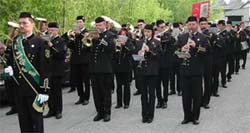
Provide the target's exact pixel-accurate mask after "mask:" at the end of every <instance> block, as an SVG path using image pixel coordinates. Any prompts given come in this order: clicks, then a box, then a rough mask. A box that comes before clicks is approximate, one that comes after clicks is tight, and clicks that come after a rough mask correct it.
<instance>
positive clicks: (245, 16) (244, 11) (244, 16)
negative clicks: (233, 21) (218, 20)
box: [224, 7, 250, 23]
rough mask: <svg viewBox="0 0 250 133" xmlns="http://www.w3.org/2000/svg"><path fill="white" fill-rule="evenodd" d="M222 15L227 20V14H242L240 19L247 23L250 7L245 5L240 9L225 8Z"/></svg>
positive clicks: (249, 16)
mask: <svg viewBox="0 0 250 133" xmlns="http://www.w3.org/2000/svg"><path fill="white" fill-rule="evenodd" d="M224 16H225V19H226V20H228V16H242V21H244V22H247V23H249V18H250V8H249V7H245V8H241V9H234V10H225V11H224Z"/></svg>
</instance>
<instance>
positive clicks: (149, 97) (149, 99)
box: [141, 76, 158, 119]
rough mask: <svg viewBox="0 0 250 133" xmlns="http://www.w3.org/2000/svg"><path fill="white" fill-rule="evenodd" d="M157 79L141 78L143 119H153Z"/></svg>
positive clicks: (150, 77)
mask: <svg viewBox="0 0 250 133" xmlns="http://www.w3.org/2000/svg"><path fill="white" fill-rule="evenodd" d="M157 78H158V77H157V76H143V88H142V94H141V104H142V117H143V118H152V119H153V118H154V111H155V90H156V86H157Z"/></svg>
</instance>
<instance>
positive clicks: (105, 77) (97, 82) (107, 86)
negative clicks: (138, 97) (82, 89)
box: [91, 74, 113, 115]
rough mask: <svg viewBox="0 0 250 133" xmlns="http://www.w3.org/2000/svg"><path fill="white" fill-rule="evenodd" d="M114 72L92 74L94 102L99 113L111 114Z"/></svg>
mask: <svg viewBox="0 0 250 133" xmlns="http://www.w3.org/2000/svg"><path fill="white" fill-rule="evenodd" d="M112 76H113V75H112V74H93V75H91V83H92V90H93V96H94V103H95V107H96V111H97V113H99V114H101V115H104V114H111V87H112V85H111V84H112Z"/></svg>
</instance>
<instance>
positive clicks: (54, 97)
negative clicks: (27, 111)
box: [48, 76, 63, 114]
mask: <svg viewBox="0 0 250 133" xmlns="http://www.w3.org/2000/svg"><path fill="white" fill-rule="evenodd" d="M62 78H63V77H62V76H52V78H51V90H50V93H49V101H48V103H49V111H50V112H51V113H53V114H57V113H62V109H63V101H62Z"/></svg>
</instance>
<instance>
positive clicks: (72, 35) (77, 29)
mask: <svg viewBox="0 0 250 133" xmlns="http://www.w3.org/2000/svg"><path fill="white" fill-rule="evenodd" d="M77 34H81V28H80V26H78V25H73V26H72V29H70V30H69V31H68V32H67V36H68V38H69V40H72V41H74V40H75V38H76V35H77Z"/></svg>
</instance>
